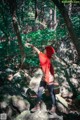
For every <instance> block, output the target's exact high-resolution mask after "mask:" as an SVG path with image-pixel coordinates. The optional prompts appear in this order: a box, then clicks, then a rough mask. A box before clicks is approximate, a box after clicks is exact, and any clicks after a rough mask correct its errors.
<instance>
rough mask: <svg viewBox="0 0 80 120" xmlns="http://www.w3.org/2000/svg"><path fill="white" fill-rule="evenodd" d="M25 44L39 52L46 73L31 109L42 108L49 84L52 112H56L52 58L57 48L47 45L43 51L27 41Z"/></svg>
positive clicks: (42, 67) (41, 64)
mask: <svg viewBox="0 0 80 120" xmlns="http://www.w3.org/2000/svg"><path fill="white" fill-rule="evenodd" d="M25 46H26V47H28V46H30V47H32V48H33V49H34V50H35V51H36V52H37V53H38V56H39V61H40V66H41V69H42V71H43V75H44V79H43V80H41V82H40V86H39V89H38V98H37V101H38V102H37V104H36V106H35V107H34V108H33V109H32V110H31V111H32V112H34V111H36V110H38V109H40V103H41V100H42V93H43V89H44V88H45V87H46V86H47V88H48V90H49V93H50V95H51V98H52V108H51V110H50V112H55V111H56V98H55V93H54V69H53V67H52V64H51V58H52V55H53V54H55V50H54V48H53V47H51V46H47V47H45V51H44V53H43V52H41V51H40V50H39V49H38V48H36V47H35V46H33V45H32V44H29V43H26V44H25Z"/></svg>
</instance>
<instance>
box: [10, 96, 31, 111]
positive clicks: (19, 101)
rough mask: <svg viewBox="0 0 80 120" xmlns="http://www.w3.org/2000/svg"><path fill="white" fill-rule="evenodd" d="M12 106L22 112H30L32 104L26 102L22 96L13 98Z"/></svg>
mask: <svg viewBox="0 0 80 120" xmlns="http://www.w3.org/2000/svg"><path fill="white" fill-rule="evenodd" d="M11 101H12V105H13V106H14V107H16V108H17V109H18V110H19V111H20V112H22V111H24V110H29V109H30V104H29V102H28V101H27V100H24V99H23V98H22V97H20V96H15V95H14V96H13V97H12V99H11Z"/></svg>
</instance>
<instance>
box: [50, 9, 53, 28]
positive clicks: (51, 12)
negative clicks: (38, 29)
mask: <svg viewBox="0 0 80 120" xmlns="http://www.w3.org/2000/svg"><path fill="white" fill-rule="evenodd" d="M52 14H53V11H52V9H50V28H51V29H52V18H53V17H52Z"/></svg>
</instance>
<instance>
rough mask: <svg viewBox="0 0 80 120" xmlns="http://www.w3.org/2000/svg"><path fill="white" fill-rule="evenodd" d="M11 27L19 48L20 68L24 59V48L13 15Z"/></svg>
mask: <svg viewBox="0 0 80 120" xmlns="http://www.w3.org/2000/svg"><path fill="white" fill-rule="evenodd" d="M12 19H13V27H14V30H15V33H16V36H17V39H18V44H19V48H20V53H21V66H22V65H23V62H24V59H25V52H24V47H23V44H22V40H21V36H20V32H19V28H18V23H17V18H16V15H15V14H14V15H13V18H12Z"/></svg>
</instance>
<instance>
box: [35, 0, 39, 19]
mask: <svg viewBox="0 0 80 120" xmlns="http://www.w3.org/2000/svg"><path fill="white" fill-rule="evenodd" d="M37 18H38V8H37V0H35V20H36V19H37Z"/></svg>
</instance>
